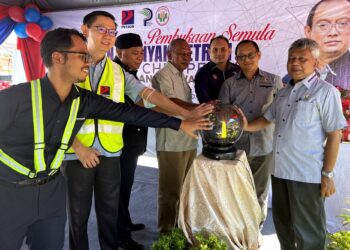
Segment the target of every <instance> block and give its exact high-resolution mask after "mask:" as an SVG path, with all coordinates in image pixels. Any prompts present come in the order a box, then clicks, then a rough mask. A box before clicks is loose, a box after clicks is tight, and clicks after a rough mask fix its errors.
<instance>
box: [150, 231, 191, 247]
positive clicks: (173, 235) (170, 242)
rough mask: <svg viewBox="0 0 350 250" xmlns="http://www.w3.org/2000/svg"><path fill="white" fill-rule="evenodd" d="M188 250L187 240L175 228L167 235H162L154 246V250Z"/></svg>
mask: <svg viewBox="0 0 350 250" xmlns="http://www.w3.org/2000/svg"><path fill="white" fill-rule="evenodd" d="M185 249H188V243H187V239H186V237H185V235H184V233H183V232H182V230H181V229H179V228H174V229H173V230H171V231H170V232H169V233H167V234H162V235H161V236H160V238H159V239H158V241H156V242H154V243H153V244H152V250H185Z"/></svg>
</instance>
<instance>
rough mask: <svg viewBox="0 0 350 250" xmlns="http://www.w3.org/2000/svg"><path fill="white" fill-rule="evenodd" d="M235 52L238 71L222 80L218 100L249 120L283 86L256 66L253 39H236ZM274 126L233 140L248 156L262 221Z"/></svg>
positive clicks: (275, 76) (264, 217)
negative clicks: (235, 109)
mask: <svg viewBox="0 0 350 250" xmlns="http://www.w3.org/2000/svg"><path fill="white" fill-rule="evenodd" d="M235 55H236V61H237V63H238V65H239V66H240V67H241V71H240V72H239V73H237V74H236V75H234V76H232V77H230V78H229V79H227V80H226V81H225V82H224V83H223V85H222V88H221V91H220V94H219V100H220V101H221V102H222V103H225V104H232V105H237V106H238V107H240V108H241V109H242V110H243V112H244V113H245V114H246V116H247V119H248V121H252V120H254V119H255V118H257V117H260V116H261V115H262V114H263V112H264V111H265V110H266V108H267V107H268V106H269V105H270V103H271V102H272V100H273V98H274V96H275V94H276V92H277V91H278V90H279V89H280V88H282V80H281V78H280V77H279V76H277V75H274V74H271V73H268V72H266V71H263V70H261V69H260V68H259V61H260V58H261V52H260V50H259V47H258V45H257V44H256V43H255V42H254V41H251V40H243V41H241V42H239V43H238V44H237V47H236V50H235ZM273 130H274V126H273V125H270V126H268V127H267V128H265V129H264V130H262V131H259V132H254V133H247V132H244V133H243V135H242V137H241V138H240V140H239V141H238V142H237V143H236V147H237V148H239V149H242V150H245V152H246V154H247V156H248V162H249V165H250V168H251V170H252V173H253V177H254V183H255V191H256V194H257V197H258V201H259V204H260V207H261V211H262V220H261V225H262V224H263V222H264V221H265V219H266V216H267V194H268V188H269V182H270V171H269V170H270V166H271V157H272V154H271V152H272V141H273Z"/></svg>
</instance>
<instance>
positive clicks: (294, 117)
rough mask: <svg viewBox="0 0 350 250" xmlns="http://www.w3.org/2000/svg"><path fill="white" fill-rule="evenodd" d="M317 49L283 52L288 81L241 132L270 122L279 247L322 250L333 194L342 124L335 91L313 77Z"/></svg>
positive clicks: (303, 45)
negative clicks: (272, 126) (328, 204)
mask: <svg viewBox="0 0 350 250" xmlns="http://www.w3.org/2000/svg"><path fill="white" fill-rule="evenodd" d="M318 55H319V47H318V45H317V43H316V42H315V41H313V40H311V39H307V38H302V39H299V40H297V41H295V42H294V43H293V44H292V45H291V46H290V48H289V51H288V63H287V70H288V74H289V75H290V76H291V77H292V80H291V81H290V82H289V83H288V85H287V86H286V87H285V88H283V89H282V90H280V91H279V92H278V93H277V95H276V98H275V99H274V101H273V102H272V104H271V106H270V107H269V108H268V109H267V111H266V112H265V113H264V116H262V117H260V118H258V119H256V120H254V121H253V122H250V123H249V124H248V122H247V120H246V119H245V122H244V130H245V131H258V130H261V129H262V128H264V127H266V126H268V125H269V124H271V123H274V124H275V133H274V145H273V146H274V147H273V163H274V164H273V169H272V175H273V176H272V215H273V221H274V224H275V228H276V232H277V236H278V239H279V241H280V244H281V249H307V250H320V249H325V242H326V221H325V211H324V198H325V197H329V196H331V195H332V194H333V193H334V192H335V186H334V181H333V176H334V173H333V168H334V165H335V162H336V159H337V155H338V150H339V143H340V135H341V129H343V128H344V127H346V126H347V124H346V121H345V118H344V116H343V113H342V107H341V101H340V94H339V91H338V90H337V89H336V88H335V87H334V86H332V85H331V84H329V83H327V82H325V81H323V80H321V79H320V78H318V76H317V75H316V73H315V69H316V66H317V63H318V62H317V57H318Z"/></svg>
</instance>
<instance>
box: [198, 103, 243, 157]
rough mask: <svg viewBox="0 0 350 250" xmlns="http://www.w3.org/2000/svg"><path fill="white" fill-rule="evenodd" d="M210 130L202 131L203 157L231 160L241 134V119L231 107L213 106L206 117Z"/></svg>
mask: <svg viewBox="0 0 350 250" xmlns="http://www.w3.org/2000/svg"><path fill="white" fill-rule="evenodd" d="M208 118H209V120H210V121H211V122H212V124H213V125H212V129H211V130H202V131H201V136H202V138H203V155H204V156H206V157H208V158H210V159H214V160H233V159H234V158H235V156H236V151H237V150H236V148H235V147H234V143H235V142H237V141H238V140H239V138H240V137H241V135H242V133H243V118H242V116H241V114H240V113H239V111H238V109H237V108H236V107H235V106H233V105H228V104H221V103H218V104H215V109H214V111H213V112H212V113H211V114H209V115H208Z"/></svg>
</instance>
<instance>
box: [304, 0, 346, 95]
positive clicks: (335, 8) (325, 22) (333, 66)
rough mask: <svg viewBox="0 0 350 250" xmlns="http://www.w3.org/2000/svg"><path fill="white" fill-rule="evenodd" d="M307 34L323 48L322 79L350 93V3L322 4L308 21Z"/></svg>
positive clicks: (333, 1)
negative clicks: (348, 90) (349, 90)
mask: <svg viewBox="0 0 350 250" xmlns="http://www.w3.org/2000/svg"><path fill="white" fill-rule="evenodd" d="M304 32H305V36H306V37H307V38H311V39H313V40H315V41H316V42H317V43H318V44H319V46H320V57H319V65H318V71H319V74H320V77H321V79H324V80H325V81H327V82H329V83H331V84H333V85H335V86H340V87H342V88H344V89H350V53H349V46H350V1H349V0H322V1H319V2H318V3H317V4H316V5H315V6H314V7H313V8H312V9H311V11H310V13H309V15H308V17H307V21H306V26H305V28H304Z"/></svg>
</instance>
